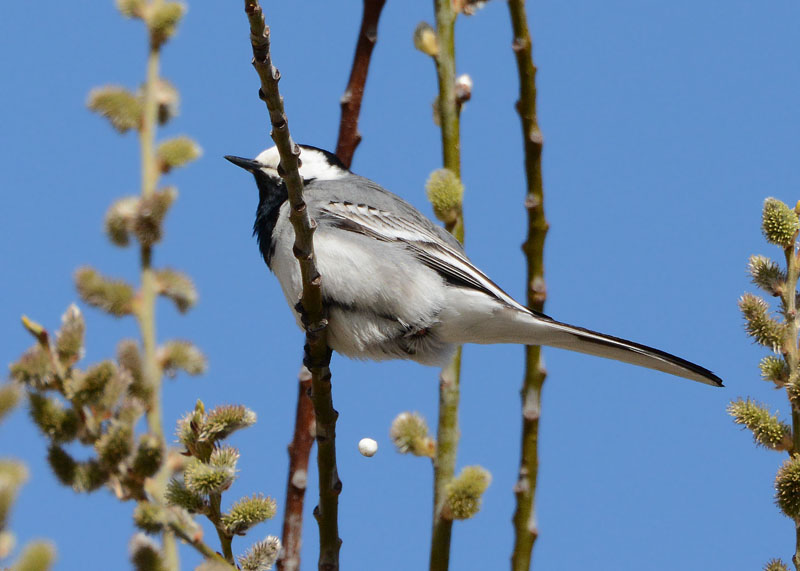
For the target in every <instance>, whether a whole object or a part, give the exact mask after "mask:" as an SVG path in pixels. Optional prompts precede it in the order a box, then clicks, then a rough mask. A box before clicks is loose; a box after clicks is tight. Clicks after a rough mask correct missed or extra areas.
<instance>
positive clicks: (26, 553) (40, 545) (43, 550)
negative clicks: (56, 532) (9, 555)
mask: <svg viewBox="0 0 800 571" xmlns="http://www.w3.org/2000/svg"><path fill="white" fill-rule="evenodd" d="M55 559H56V548H55V546H54V545H53V544H52V543H50V542H49V541H41V540H39V541H32V542H30V543H29V544H28V545H26V546H25V549H24V550H23V551H22V553H21V554H20V556H19V558H18V559H17V560H16V561H15V562H14V564H13V565H12V566H11V569H13V570H14V571H47V570H48V569H50V568H52V566H53V562H54V561H55Z"/></svg>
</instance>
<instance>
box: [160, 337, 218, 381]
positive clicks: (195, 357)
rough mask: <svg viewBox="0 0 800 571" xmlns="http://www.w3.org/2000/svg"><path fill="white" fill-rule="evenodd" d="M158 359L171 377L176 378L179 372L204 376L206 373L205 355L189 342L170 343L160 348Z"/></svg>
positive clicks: (165, 372)
mask: <svg viewBox="0 0 800 571" xmlns="http://www.w3.org/2000/svg"><path fill="white" fill-rule="evenodd" d="M157 357H158V360H159V362H160V363H161V368H162V369H163V370H164V374H166V375H167V376H169V377H175V375H177V374H178V371H184V372H185V373H187V374H189V375H202V374H203V373H205V371H206V366H207V363H206V358H205V355H203V354H202V353H201V352H200V349H198V348H197V347H196V346H195V345H193V344H191V343H190V342H189V341H168V342H167V343H166V344H165V345H164V346H162V347H161V348H159V350H158V355H157Z"/></svg>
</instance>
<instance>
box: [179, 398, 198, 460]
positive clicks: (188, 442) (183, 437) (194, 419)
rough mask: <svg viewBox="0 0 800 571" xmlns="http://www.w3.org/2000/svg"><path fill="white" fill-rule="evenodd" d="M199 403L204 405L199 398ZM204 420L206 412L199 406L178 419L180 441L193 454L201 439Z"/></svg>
mask: <svg viewBox="0 0 800 571" xmlns="http://www.w3.org/2000/svg"><path fill="white" fill-rule="evenodd" d="M197 403H198V405H202V402H201V401H199V400H198V401H197ZM204 421H205V414H204V413H203V411H202V410H199V406H195V409H194V410H193V411H191V412H187V413H186V414H185V415H183V417H182V418H181V419H180V420H179V421H178V429H177V430H176V436H177V437H178V441H179V442H180V443H181V444H183V445H184V446H185V447H186V449H187V450H189V451H190V452H191V453H193V454H194V453H195V447H196V445H197V443H198V441H199V440H200V430H201V429H202V427H203V422H204Z"/></svg>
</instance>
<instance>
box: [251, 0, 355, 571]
mask: <svg viewBox="0 0 800 571" xmlns="http://www.w3.org/2000/svg"><path fill="white" fill-rule="evenodd" d="M244 5H245V13H246V14H247V18H248V20H249V22H250V42H251V44H252V47H253V67H255V69H256V72H257V73H258V77H259V79H260V80H261V89H260V90H259V97H260V98H261V99H262V100H263V101H264V102H265V103H266V105H267V109H268V111H269V117H270V123H271V125H272V132H271V136H272V139H273V141H275V145H276V146H277V147H278V152H279V153H280V157H281V162H280V166H279V169H278V170H279V173H280V175H281V177H283V180H284V181H285V183H286V188H287V190H288V192H289V205H290V209H289V219H290V221H291V223H292V226H293V228H294V233H295V242H294V254H295V256H296V258H297V261H298V262H299V264H300V273H301V276H302V280H303V295H302V297H301V299H300V304H301V306H302V310H303V312H302V313H303V317H304V322H305V324H306V359H307V366H308V368H309V370H310V371H311V376H312V380H311V386H312V395H311V400H312V402H313V403H314V413H315V416H316V439H317V468H318V470H319V505H318V506H317V509H316V510H315V515H316V516H317V522H318V524H319V535H320V554H319V568H320V569H325V570H330V571H336V570H338V568H339V547H340V546H341V539H339V523H338V512H339V493H340V492H341V488H342V483H341V480H339V474H338V470H337V468H336V447H335V444H336V418H337V416H338V413H337V412H336V410H335V409H334V408H333V399H332V396H331V373H330V368H329V364H330V349H329V348H328V343H327V338H328V334H327V324H328V320H327V314H326V311H325V307H324V306H323V303H322V289H321V284H322V278H321V277H320V275H319V271H318V270H317V264H316V259H315V257H314V243H313V236H314V229H315V228H316V222H315V221H314V220H312V218H311V216H310V215H309V213H308V208H307V207H306V203H305V202H304V200H303V179H302V178H301V177H300V172H299V170H298V168H299V166H300V165H299V156H300V147H298V146H297V145H296V144H295V143H294V141H293V140H292V136H291V134H290V133H289V123H288V120H287V118H286V112H285V111H284V108H283V99H282V98H281V95H280V91H279V90H278V80H279V79H280V73H279V72H278V70H277V69H276V68H275V66H273V65H272V59H271V56H270V51H269V47H270V37H269V33H270V32H269V27H267V26H266V24H265V22H264V14H263V12H262V10H261V6H260V5H259V3H258V0H245V3H244Z"/></svg>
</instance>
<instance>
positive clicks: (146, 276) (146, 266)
mask: <svg viewBox="0 0 800 571" xmlns="http://www.w3.org/2000/svg"><path fill="white" fill-rule="evenodd" d="M159 55H160V54H159V49H158V47H157V46H156V45H154V44H153V42H152V41H151V42H150V49H149V51H148V55H147V75H146V79H145V84H144V89H143V112H142V125H141V128H140V130H139V143H140V148H141V155H142V156H141V161H142V197H143V198H147V197H150V196H152V195H153V194H154V193H155V191H156V185H157V184H158V174H159V173H158V165H157V164H156V157H155V135H156V125H157V119H158V117H157V116H158V101H157V100H156V88H157V83H158V68H159ZM152 258H153V250H152V246H145V245H142V246H141V248H140V259H141V280H142V283H141V290H140V293H139V297H140V298H139V305H138V309H137V312H136V316H137V319H138V321H139V329H140V331H141V335H142V350H143V352H144V365H143V374H144V378H145V384H146V386H147V387H149V389H150V390H149V392H150V395H149V397H150V398H149V402H148V406H147V429H148V430H149V431H150V432H151V433H152V434H154V435H155V436H156V437H157V438H158V439H159V440H161V442H162V445H163V446H164V447H165V448H166V441H165V440H164V428H163V424H162V418H161V367H160V366H159V364H158V360H157V358H156V308H155V306H156V283H155V274H154V272H153V267H152ZM165 469H166V464H165V465H164V466H162V468H161V470H162V471H163V470H165ZM167 479H168V478H166V477H156V478H154V481H156V482H159V483H160V485H159V486H158V488H159V489H158V490H157V493H158V494H159V495H161V494H163V492H164V486H165V485H166V480H167ZM163 550H164V557H165V563H166V567H167V568H168V569H174V570H177V569H179V568H180V564H179V560H178V549H177V545H176V543H175V536H174V535H173V534H172V532H169V531H165V532H164V534H163Z"/></svg>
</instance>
